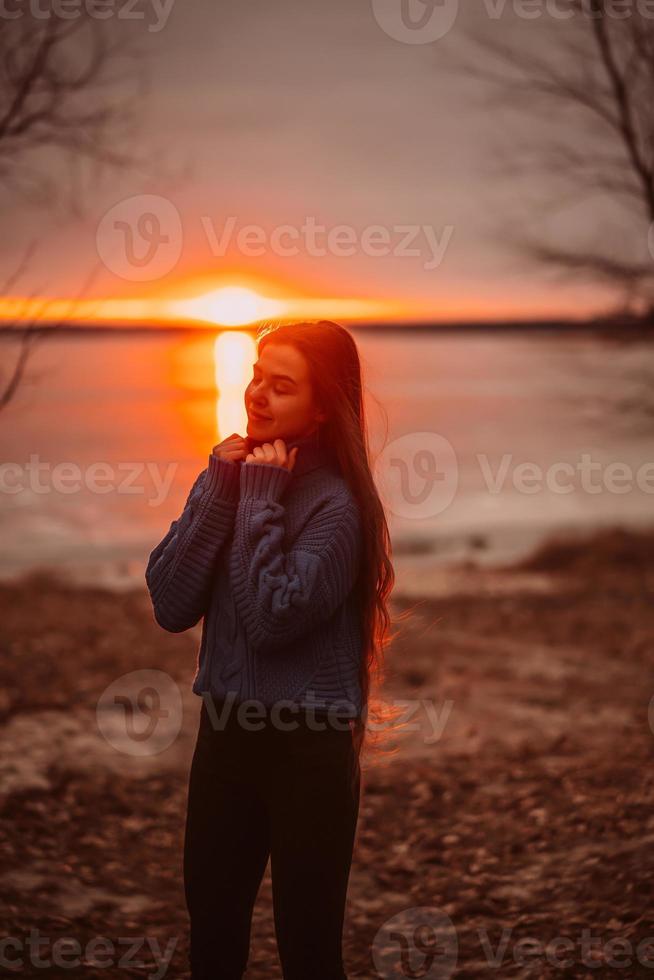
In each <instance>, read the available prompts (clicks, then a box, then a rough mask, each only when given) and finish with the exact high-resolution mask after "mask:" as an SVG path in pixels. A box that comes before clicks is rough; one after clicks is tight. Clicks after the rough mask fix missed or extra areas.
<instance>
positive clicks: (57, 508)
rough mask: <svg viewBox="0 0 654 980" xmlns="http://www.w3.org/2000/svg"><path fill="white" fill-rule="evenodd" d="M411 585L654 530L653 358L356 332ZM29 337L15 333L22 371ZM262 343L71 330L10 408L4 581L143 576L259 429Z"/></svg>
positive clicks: (225, 336)
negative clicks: (599, 530)
mask: <svg viewBox="0 0 654 980" xmlns="http://www.w3.org/2000/svg"><path fill="white" fill-rule="evenodd" d="M354 336H355V338H356V340H357V344H358V346H359V350H360V352H361V356H362V360H363V365H364V371H365V384H366V397H367V410H368V420H369V427H370V441H371V446H372V448H373V451H374V454H375V461H374V466H375V476H376V480H377V483H378V486H379V488H380V492H381V493H382V497H383V499H384V502H385V504H386V508H387V514H388V520H389V524H390V528H391V534H392V538H393V544H394V554H395V557H396V571H397V572H398V586H399V587H400V588H401V584H402V581H403V579H406V580H408V578H409V577H410V576H413V577H414V578H415V576H416V575H418V577H419V576H420V570H421V569H424V568H426V567H432V566H434V563H442V562H446V561H451V560H453V559H456V560H458V559H460V558H463V557H474V558H475V559H476V560H478V561H481V562H494V561H504V560H507V559H512V558H514V557H517V556H519V555H521V554H524V553H525V552H527V551H529V550H531V549H532V548H533V547H534V545H535V544H536V543H537V542H538V541H539V540H541V539H542V538H543V537H546V536H548V535H550V534H551V533H552V532H554V531H562V530H563V531H566V532H568V531H571V530H577V529H578V530H581V531H584V530H588V529H591V528H595V527H599V526H603V525H604V526H605V525H611V524H621V525H639V526H643V525H648V524H651V523H652V515H653V503H654V439H653V438H652V436H653V432H654V358H653V357H652V346H651V345H649V344H646V343H644V342H643V343H630V344H615V343H609V342H605V341H601V340H598V339H596V338H594V337H592V336H590V335H581V334H576V335H574V336H573V335H567V336H562V335H561V334H557V333H555V332H552V333H546V332H538V333H533V332H530V333H529V334H526V335H522V336H521V335H518V334H516V333H515V332H507V333H498V334H495V335H492V334H490V333H477V334H465V335H460V336H455V335H454V334H439V333H434V334H429V333H425V332H411V333H406V334H400V333H397V332H394V333H390V334H381V333H370V334H367V335H366V334H365V332H364V331H363V330H357V331H355V332H354ZM14 355H15V346H14V342H11V341H7V340H5V341H3V342H2V344H1V345H0V357H2V361H3V365H4V369H3V370H4V373H5V374H6V371H7V369H8V366H9V365H10V364H11V363H13V357H14ZM254 359H255V351H254V345H253V340H252V337H251V335H250V334H247V333H244V332H240V331H228V332H224V333H222V334H220V335H218V336H217V337H216V335H214V334H213V333H207V334H203V333H196V332H193V333H191V334H189V335H188V336H186V335H180V334H178V333H174V334H165V333H159V332H153V333H152V334H151V335H144V334H143V333H140V332H139V333H134V334H129V333H125V332H122V331H121V332H116V334H115V335H107V334H105V333H102V334H98V335H97V336H89V335H88V334H86V333H85V334H83V335H80V336H70V334H67V335H64V334H62V335H60V336H59V337H53V338H49V339H48V340H46V341H44V342H43V343H42V344H41V345H40V346H39V347H38V348H37V350H36V352H35V354H34V355H33V357H32V359H31V360H30V362H29V369H28V377H27V379H26V381H25V383H24V384H23V385H22V387H21V388H20V389H19V393H18V396H17V397H16V399H15V400H14V401H13V402H12V403H11V404H10V405H9V406H8V407H7V408H6V409H5V410H4V412H2V413H0V433H1V438H2V463H3V464H4V465H3V468H2V477H3V479H2V490H3V492H2V493H1V494H0V533H1V535H2V556H1V559H0V574H1V575H2V577H3V578H7V577H12V576H14V575H16V574H18V573H20V572H23V571H27V570H29V569H33V568H35V567H37V566H38V567H55V568H57V569H59V570H63V571H65V573H66V574H68V575H71V576H72V577H74V578H76V579H79V580H82V581H86V582H104V583H111V584H114V585H116V586H121V585H129V584H131V583H137V584H143V572H144V568H145V564H146V562H147V557H148V555H149V552H150V551H151V549H152V548H153V547H154V545H155V544H156V543H157V542H158V541H159V540H160V539H161V537H162V536H163V534H164V533H165V532H166V531H167V529H168V527H169V525H170V521H171V520H173V519H174V518H175V517H177V516H178V515H179V512H180V510H181V508H182V507H183V504H184V501H185V499H186V495H187V493H188V490H189V488H190V486H191V484H192V482H193V480H194V479H195V477H196V476H197V474H198V473H199V472H200V471H201V470H202V469H203V468H204V466H205V465H206V460H207V456H208V453H209V452H210V451H211V448H212V446H213V445H214V444H215V443H216V442H218V441H219V440H220V439H221V438H223V437H224V436H225V435H228V434H229V433H231V432H233V431H239V432H243V433H244V431H245V424H244V423H245V415H244V410H243V405H242V398H243V390H244V387H245V384H246V383H247V380H248V379H249V371H250V365H251V364H252V361H253V360H254Z"/></svg>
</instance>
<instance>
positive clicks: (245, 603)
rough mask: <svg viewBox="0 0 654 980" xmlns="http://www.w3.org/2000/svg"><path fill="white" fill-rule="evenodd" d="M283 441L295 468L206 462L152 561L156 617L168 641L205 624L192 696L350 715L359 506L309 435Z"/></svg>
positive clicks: (356, 656)
mask: <svg viewBox="0 0 654 980" xmlns="http://www.w3.org/2000/svg"><path fill="white" fill-rule="evenodd" d="M248 442H249V445H250V446H253V445H256V444H257V443H256V442H254V441H253V440H250V439H248ZM286 444H287V447H288V448H289V449H290V448H291V447H292V446H298V448H299V452H298V453H297V455H296V460H295V466H294V468H293V470H290V471H289V470H287V469H286V468H285V467H282V466H275V465H271V464H268V463H245V461H243V460H238V461H236V462H235V461H231V460H225V459H220V458H219V457H217V456H215V455H213V453H212V454H210V455H209V462H208V466H207V467H206V468H205V469H204V470H203V471H202V472H201V473H200V475H199V476H198V477H197V479H196V480H195V483H194V484H193V486H192V488H191V491H190V493H189V495H188V498H187V500H186V503H185V505H184V510H183V512H182V514H181V515H180V517H179V518H178V519H177V520H174V521H173V522H172V524H171V525H170V529H169V531H168V532H167V534H166V535H165V537H164V538H163V539H162V540H161V541H160V543H159V544H158V545H157V546H156V547H155V549H154V550H153V551H152V553H151V555H150V558H149V561H148V565H147V569H146V572H145V578H146V582H147V586H148V590H149V592H150V597H151V599H152V605H153V610H154V616H155V619H156V620H157V622H158V623H159V625H160V626H162V627H163V628H164V629H166V630H168V631H170V632H171V633H180V632H182V631H183V630H187V629H189V628H190V627H191V626H194V625H195V624H196V623H197V622H198V621H199V619H200V618H201V617H204V620H203V625H202V639H201V642H200V649H199V652H198V658H197V670H196V675H195V679H194V681H193V692H194V693H195V694H198V695H200V696H202V694H203V693H204V692H208V693H210V694H211V695H213V696H214V697H216V698H221V699H222V698H227V697H228V695H229V699H230V700H234V701H235V702H236V703H237V704H239V703H241V702H243V701H246V700H248V701H249V700H254V701H255V702H257V703H259V704H263V705H264V706H266V707H267V708H270V707H272V706H273V705H275V704H278V703H279V702H283V704H287V703H288V702H292V704H293V705H296V706H300V707H303V708H307V707H308V708H313V709H314V710H315V713H316V715H317V716H318V715H319V714H322V715H324V714H325V713H326V711H327V710H329V711H330V713H332V714H334V715H338V716H339V717H355V716H357V715H358V714H360V712H361V689H360V684H359V678H358V672H359V664H360V660H361V655H362V632H361V619H360V615H361V613H360V608H359V603H358V602H357V597H356V595H355V590H354V584H355V581H356V578H357V573H358V569H359V563H360V560H361V530H362V528H361V520H360V513H359V508H358V505H357V503H356V501H355V499H354V497H353V495H352V493H351V491H350V489H349V487H348V485H347V483H346V481H345V480H344V478H343V476H342V474H341V471H340V469H339V466H338V462H337V460H336V458H335V456H334V455H333V454H331V453H330V452H329V451H328V450H327V449H325V448H323V447H321V446H319V445H318V443H317V442H316V440H315V437H314V436H308V437H307V436H305V437H302V438H298V439H294V440H288V441H287V443H286ZM282 706H283V705H282Z"/></svg>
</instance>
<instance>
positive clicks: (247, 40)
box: [0, 0, 607, 320]
mask: <svg viewBox="0 0 654 980" xmlns="http://www.w3.org/2000/svg"><path fill="white" fill-rule="evenodd" d="M168 2H169V3H170V6H169V7H167V8H166V9H164V7H163V6H162V0H159V2H156V0H141V5H140V6H139V7H138V8H137V9H138V11H139V12H140V13H142V14H143V19H142V20H133V21H130V22H129V23H125V24H121V29H124V30H125V31H127V32H128V33H129V34H130V37H131V39H132V40H134V41H135V42H136V44H137V45H138V46H139V48H140V51H141V54H140V55H139V58H140V65H141V67H142V69H143V71H144V73H145V74H146V75H147V77H148V79H149V91H148V93H147V96H145V97H144V98H143V100H142V101H138V102H137V103H136V104H135V106H134V109H135V113H136V115H137V127H138V146H139V151H140V152H142V153H143V154H144V159H145V165H144V166H142V167H138V168H137V169H136V170H133V171H125V172H116V173H109V174H105V175H104V176H103V177H102V179H101V180H100V179H95V178H93V179H91V180H87V182H86V184H85V185H84V193H83V194H81V195H80V196H79V203H80V205H81V204H82V203H83V213H82V214H81V215H80V214H73V213H71V212H70V210H69V209H67V207H66V205H65V204H53V206H52V208H46V207H44V206H34V205H30V204H29V203H27V202H25V201H23V200H22V199H20V198H18V197H14V198H13V199H11V200H9V201H5V202H4V204H3V214H4V219H3V227H4V229H5V231H6V232H8V234H5V235H4V236H3V243H2V247H1V249H0V277H1V280H0V281H4V280H5V279H6V277H7V276H8V275H9V274H10V273H11V271H12V269H13V268H14V267H15V265H16V260H17V255H19V254H21V250H22V249H23V248H24V247H26V245H27V243H28V242H29V241H31V240H34V239H37V240H38V250H37V253H36V255H35V256H34V258H33V259H32V261H31V263H30V267H29V270H28V272H27V273H26V275H25V277H24V280H23V282H22V283H21V285H22V286H23V287H24V288H23V292H22V293H21V292H20V290H19V289H18V287H15V288H14V289H13V291H12V294H11V295H13V296H16V295H17V296H20V295H26V294H28V293H29V294H30V295H31V294H32V293H36V294H37V295H38V296H46V297H52V298H55V297H57V298H59V299H60V300H62V301H64V306H65V302H66V301H67V299H68V298H70V297H72V296H75V295H77V294H78V292H79V290H80V288H81V285H82V283H83V282H86V277H87V275H91V274H93V280H92V284H91V285H89V286H88V287H86V288H87V291H86V292H85V294H84V295H85V297H86V298H87V299H88V300H89V301H91V302H90V305H89V306H87V308H86V309H87V311H90V313H89V315H95V314H94V313H93V311H95V312H96V313H97V314H98V315H99V316H105V317H114V316H116V317H118V318H120V317H121V316H122V315H125V316H131V315H134V316H135V317H136V316H144V317H145V318H146V319H152V318H155V317H157V316H158V315H159V314H161V316H163V317H168V316H172V315H175V316H180V317H182V318H184V317H186V316H189V317H194V316H196V315H197V316H200V317H202V318H207V319H209V320H211V319H212V315H213V314H215V313H219V312H220V311H221V310H222V311H225V310H226V311H227V313H229V310H230V308H231V309H232V312H233V311H234V310H235V311H236V314H237V316H238V312H239V310H241V309H244V310H246V311H247V310H248V309H250V308H251V309H253V310H255V311H256V312H257V313H261V315H263V316H264V317H265V316H275V315H277V314H278V313H281V312H282V311H288V310H291V311H292V312H293V313H297V314H298V315H306V316H313V315H315V316H325V317H329V316H330V315H331V316H332V318H335V319H338V318H339V317H341V318H342V319H347V318H348V317H359V318H363V319H386V318H392V319H422V320H466V319H467V320H469V319H475V320H476V319H499V320H501V319H505V318H510V319H516V318H518V319H521V318H531V317H535V318H538V317H548V316H567V315H570V316H573V317H578V316H584V315H586V314H589V313H593V312H595V311H597V310H600V309H602V308H603V307H604V306H605V304H606V301H607V294H606V293H603V292H602V291H600V290H599V289H598V287H597V286H594V285H592V286H591V285H589V284H587V283H583V282H581V281H574V280H573V281H571V282H562V281H560V280H559V279H557V278H555V277H553V276H552V274H551V273H550V272H547V271H545V270H542V269H540V268H538V267H536V266H533V265H530V264H528V263H525V262H524V261H522V259H521V257H520V256H518V255H516V254H515V252H514V251H513V250H512V249H511V247H510V246H509V244H508V241H507V239H508V237H509V235H508V232H509V228H510V226H516V225H517V226H518V227H520V226H524V227H527V226H530V222H531V221H532V220H533V202H534V197H539V196H540V195H541V194H542V193H544V192H546V191H547V183H548V181H547V175H546V176H545V178H544V179H543V176H542V175H538V176H536V175H535V174H531V173H529V172H528V171H525V172H524V173H523V174H519V175H518V176H517V177H516V175H515V174H509V173H508V172H507V173H504V172H503V170H502V164H501V160H502V156H501V155H502V154H506V153H507V151H509V152H510V148H511V146H512V144H513V142H514V141H515V142H516V145H517V142H518V141H519V140H521V139H525V138H527V139H528V138H529V137H530V134H533V131H534V130H535V127H534V126H531V127H530V121H529V119H528V117H527V118H525V116H524V115H523V116H522V117H516V116H515V114H513V115H512V114H511V113H507V112H505V111H504V110H503V108H502V106H501V105H498V104H496V103H494V102H493V101H492V100H490V101H489V94H490V90H489V87H488V85H487V84H486V83H485V82H483V81H480V80H479V79H477V78H475V77H473V76H472V75H470V74H466V72H465V71H462V70H461V68H460V67H459V68H458V69H457V67H456V66H457V64H459V63H460V59H461V58H465V57H469V56H470V54H471V52H473V51H474V49H473V48H472V45H471V42H470V40H469V34H470V31H481V32H483V33H490V34H493V35H494V36H496V37H502V38H503V39H509V38H515V43H518V44H523V43H536V44H538V43H540V38H539V34H538V32H539V31H542V30H543V29H545V28H550V27H551V26H552V25H551V24H544V23H543V20H542V19H541V20H540V21H538V20H537V19H534V20H525V19H524V18H520V17H516V14H515V9H513V8H511V7H509V6H508V5H506V6H504V5H502V4H501V3H500V4H499V5H498V4H497V0H495V6H493V4H492V3H491V0H486V3H484V2H480V3H479V4H475V6H474V7H473V6H472V5H468V6H467V7H464V6H463V4H461V5H460V7H459V6H458V5H456V3H455V0H443V3H442V4H436V6H435V7H433V8H431V7H425V5H424V3H423V2H422V0H360V2H358V3H353V2H352V0H329V3H315V2H307V0H304V2H301V0H276V2H275V3H270V2H265V0H249V2H248V3H240V4H236V3H229V4H227V3H224V2H222V0H221V2H216V0H183V2H182V0H172V2H171V0H168ZM401 3H407V4H408V7H407V9H408V11H409V13H410V14H411V15H412V16H414V17H415V18H418V17H419V16H420V15H421V14H424V13H425V11H426V10H427V11H428V10H431V14H432V16H434V17H440V18H441V21H440V24H441V27H440V29H441V30H442V31H444V33H443V36H437V37H435V38H434V39H433V40H429V41H426V42H424V43H416V37H417V36H421V37H424V36H425V34H424V32H423V33H422V34H420V32H419V31H417V30H416V29H415V28H414V29H412V30H409V29H408V28H406V27H405V26H404V25H403V24H402V22H401V20H398V17H399V14H398V9H399V7H400V4H401ZM489 4H490V6H489ZM437 8H438V9H437ZM489 11H491V13H489ZM493 11H494V13H493ZM544 16H545V15H544ZM447 17H449V18H450V20H451V26H450V27H449V29H448V30H445V25H446V23H448V22H447V21H446V19H445V18H447ZM434 23H435V22H434V21H432V22H431V24H434ZM431 24H430V28H431ZM474 57H476V56H475V55H474V54H473V58H474ZM553 122H554V121H550V124H552V123H553ZM542 125H543V124H542V123H539V126H542ZM545 125H547V123H546V124H545ZM571 138H572V139H574V138H575V137H574V134H571ZM48 166H49V168H50V172H51V173H60V174H61V186H62V188H64V187H65V186H66V166H67V164H66V163H65V162H62V160H61V159H59V158H56V159H54V158H53V159H52V160H51V161H49V163H48ZM62 197H65V195H64V194H63V193H62ZM590 208H591V205H588V210H583V209H582V210H581V211H580V210H579V209H577V210H576V211H574V212H573V214H572V215H570V214H568V215H563V217H562V219H561V223H560V232H561V234H566V230H567V229H569V228H571V227H573V226H575V227H578V226H579V224H580V223H581V225H582V226H583V225H584V224H586V225H590V223H591V222H592V220H593V213H594V212H593V211H591V210H590ZM144 216H145V217H144ZM140 221H141V222H143V223H139V222H140ZM128 227H129V229H130V230H129V232H128V231H126V229H127V228H128ZM128 237H129V242H128ZM162 242H163V244H162ZM128 247H131V252H130V253H129V255H138V256H139V257H140V263H139V262H132V261H131V260H130V259H129V258H128V257H126V249H127V248H128ZM148 255H153V256H155V258H154V260H153V261H145V259H146V258H147V256H148ZM28 287H29V288H28ZM226 288H229V289H231V290H232V291H233V290H235V289H236V290H238V289H241V290H243V289H247V290H250V293H248V294H242V295H241V296H240V298H239V297H238V296H236V294H234V293H233V292H232V293H230V294H224V293H221V292H220V291H221V290H224V289H226ZM217 291H218V292H217ZM252 294H256V296H258V297H260V298H263V300H264V301H263V302H262V303H260V305H259V306H257V305H256V303H254V300H255V296H254V295H252ZM207 296H209V300H208V301H207V300H206V297H207ZM226 296H227V299H226ZM198 297H199V298H200V305H198V303H197V302H196V304H195V306H193V305H191V306H189V305H187V301H188V300H189V299H193V300H194V301H195V300H197V299H198ZM211 297H214V299H211ZM215 297H218V298H215ZM220 297H222V299H221V298H220ZM229 297H232V298H231V299H230V298H229ZM234 297H235V298H234ZM203 298H204V301H203ZM101 300H102V301H103V302H100V301H101ZM105 300H113V304H112V305H109V304H106V303H104V301H105ZM248 301H249V302H250V303H251V304H252V303H254V305H250V306H248ZM103 304H104V305H103ZM177 304H181V305H177ZM53 308H54V307H53ZM66 308H67V307H66ZM6 309H7V304H6V302H5V310H6ZM0 313H2V305H1V304H0Z"/></svg>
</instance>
